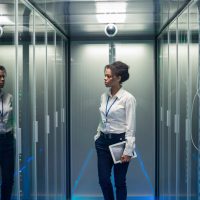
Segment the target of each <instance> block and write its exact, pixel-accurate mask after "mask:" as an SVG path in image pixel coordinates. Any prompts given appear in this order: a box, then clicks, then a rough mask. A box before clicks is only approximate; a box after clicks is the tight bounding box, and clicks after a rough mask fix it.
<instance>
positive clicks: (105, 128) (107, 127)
mask: <svg viewBox="0 0 200 200" xmlns="http://www.w3.org/2000/svg"><path fill="white" fill-rule="evenodd" d="M103 124H104V130H106V132H108V130H109V128H110V122H109V121H107V120H106V121H104V123H103Z"/></svg>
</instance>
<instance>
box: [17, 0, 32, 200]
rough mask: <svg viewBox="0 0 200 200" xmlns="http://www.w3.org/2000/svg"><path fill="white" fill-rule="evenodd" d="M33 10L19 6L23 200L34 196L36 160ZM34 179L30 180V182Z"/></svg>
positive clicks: (22, 4)
mask: <svg viewBox="0 0 200 200" xmlns="http://www.w3.org/2000/svg"><path fill="white" fill-rule="evenodd" d="M31 14H32V10H31V9H30V8H29V7H28V6H27V5H25V4H24V3H23V1H20V2H19V27H18V28H19V33H18V34H19V39H18V40H19V46H18V58H19V62H18V64H19V66H18V81H19V127H20V128H21V134H22V135H21V138H22V155H21V156H22V157H21V159H22V160H21V170H20V172H21V176H22V177H21V180H22V182H21V184H22V186H21V187H22V194H21V195H22V197H23V198H25V199H31V198H30V196H31V195H32V193H33V192H34V188H35V185H34V182H32V181H34V178H33V174H32V170H33V168H32V167H33V163H34V162H35V160H34V159H35V158H34V155H33V152H32V147H33V146H32V137H33V134H32V133H33V132H32V127H33V123H32V122H33V109H32V95H33V93H32V92H33V88H32V84H33V79H32V75H31V74H32V70H33V46H32V45H33V43H32V38H33V18H32V17H31ZM30 178H31V179H30Z"/></svg>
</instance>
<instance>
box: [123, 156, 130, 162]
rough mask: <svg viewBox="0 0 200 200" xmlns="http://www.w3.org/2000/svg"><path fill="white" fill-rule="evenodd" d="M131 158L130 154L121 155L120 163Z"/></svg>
mask: <svg viewBox="0 0 200 200" xmlns="http://www.w3.org/2000/svg"><path fill="white" fill-rule="evenodd" d="M130 160H131V156H127V155H122V157H121V161H122V163H125V162H129V161H130Z"/></svg>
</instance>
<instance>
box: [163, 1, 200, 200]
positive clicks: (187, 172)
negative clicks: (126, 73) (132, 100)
mask: <svg viewBox="0 0 200 200" xmlns="http://www.w3.org/2000/svg"><path fill="white" fill-rule="evenodd" d="M198 3H199V2H198ZM198 19H199V8H198V6H197V3H193V4H191V5H190V7H189V8H186V9H185V10H184V11H183V12H182V14H181V15H180V16H179V17H178V19H177V20H176V21H174V22H173V23H172V24H171V25H170V26H169V36H170V37H169V74H168V76H169V77H168V81H169V82H170V83H171V84H169V82H168V85H169V88H168V89H169V90H168V91H169V96H168V103H169V104H168V109H169V110H170V111H171V115H170V116H171V119H170V123H171V131H169V129H168V134H170V133H171V136H170V137H169V136H168V137H166V138H165V139H166V140H167V142H166V143H167V144H168V145H167V146H163V144H162V143H160V150H161V152H162V151H167V156H168V161H165V159H163V157H162V156H164V154H161V157H160V166H162V167H160V195H161V197H163V198H164V199H165V198H167V199H168V198H172V197H175V198H177V199H182V198H187V199H191V200H193V199H197V198H198V196H199V195H198V193H199V191H200V186H199V184H198V182H199V177H200V170H199V169H200V167H199V166H200V157H199V151H200V143H199V141H200V140H199V138H200V133H199V124H200V120H199V118H200V117H199V116H200V114H199V113H200V110H199V77H200V76H199V21H198ZM161 50H162V48H161ZM160 67H162V65H160ZM161 76H164V73H163V74H160V78H161ZM160 80H161V79H160ZM160 88H161V90H160V93H164V91H163V90H164V88H163V87H162V85H161V87H160ZM160 100H161V102H162V96H160ZM160 130H161V137H163V134H166V133H165V132H164V131H163V130H162V129H160ZM170 140H171V141H170ZM167 148H168V150H167ZM169 158H170V159H169ZM169 161H170V162H171V163H170V162H169ZM167 162H168V165H167ZM166 165H167V166H168V167H167V169H168V170H166V169H165V168H163V167H164V166H166ZM163 171H167V172H166V173H168V177H169V179H168V182H167V186H168V187H166V185H165V184H166V182H165V181H163V180H162V173H163ZM164 188H168V190H167V192H166V193H165V192H164Z"/></svg>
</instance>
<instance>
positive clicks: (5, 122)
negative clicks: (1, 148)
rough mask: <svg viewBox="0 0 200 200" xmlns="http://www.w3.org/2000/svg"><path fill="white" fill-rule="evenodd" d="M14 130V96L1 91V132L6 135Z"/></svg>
mask: <svg viewBox="0 0 200 200" xmlns="http://www.w3.org/2000/svg"><path fill="white" fill-rule="evenodd" d="M12 129H13V107H12V95H11V94H9V93H5V92H3V91H2V90H1V91H0V132H1V133H2V132H3V133H6V132H9V131H11V130H12Z"/></svg>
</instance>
